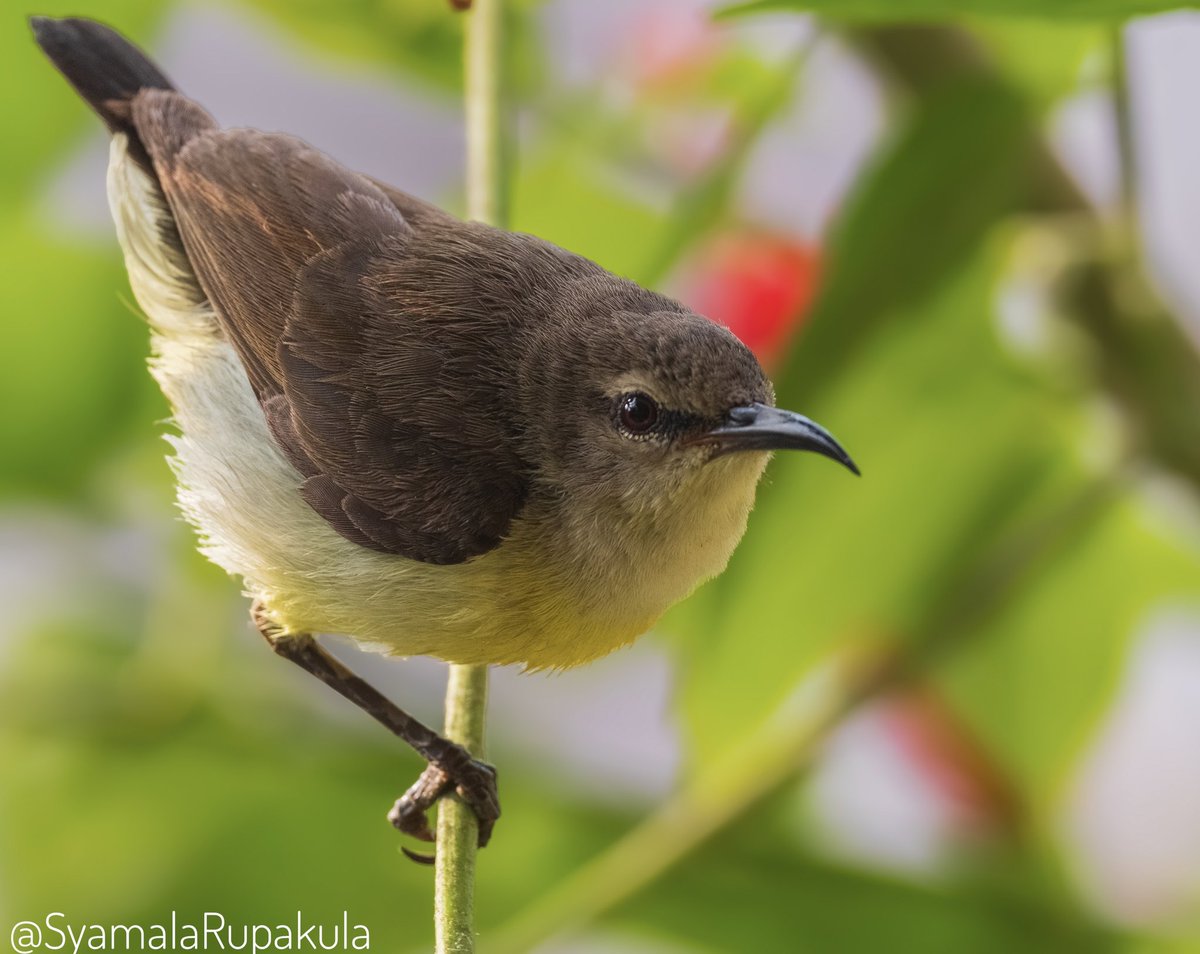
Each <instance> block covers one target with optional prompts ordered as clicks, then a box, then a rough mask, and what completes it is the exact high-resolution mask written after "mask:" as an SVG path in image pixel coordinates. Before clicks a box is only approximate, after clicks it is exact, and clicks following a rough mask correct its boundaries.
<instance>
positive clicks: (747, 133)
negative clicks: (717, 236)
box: [634, 46, 808, 287]
mask: <svg viewBox="0 0 1200 954" xmlns="http://www.w3.org/2000/svg"><path fill="white" fill-rule="evenodd" d="M807 59H808V47H807V46H805V47H804V48H803V49H801V50H798V51H797V52H796V53H794V54H793V55H791V56H789V57H788V58H787V59H786V60H785V61H784V62H783V63H781V64H780V65H779V66H778V67H777V68H775V69H774V70H769V71H766V72H765V73H764V74H763V75H761V76H757V77H756V79H757V80H758V82H757V83H756V84H755V85H754V86H753V87H750V88H748V89H746V90H743V91H742V95H741V97H740V99H741V101H740V102H738V103H737V105H736V106H735V112H734V116H733V132H732V135H731V136H730V143H729V145H728V146H727V147H726V149H725V151H724V152H723V153H722V154H721V156H720V157H719V158H718V159H717V160H716V161H715V162H714V163H713V164H712V168H710V169H708V170H706V171H705V173H704V174H703V175H702V176H701V177H700V178H699V179H698V180H697V181H696V182H695V183H691V184H689V185H686V186H684V188H683V189H682V190H681V191H680V192H679V194H678V195H677V196H676V197H675V200H674V203H673V208H672V210H671V214H670V218H669V222H670V224H669V227H668V228H667V229H666V230H665V232H664V233H663V235H662V238H661V239H660V241H659V243H658V244H657V246H656V247H655V249H654V252H653V254H652V255H651V256H650V258H649V259H648V260H647V261H646V262H645V264H644V265H643V266H642V267H641V268H640V269H639V270H638V271H637V272H635V273H634V278H635V280H637V281H639V282H641V283H642V284H644V285H649V286H650V287H655V286H656V285H658V284H659V283H660V282H661V281H662V279H663V277H664V276H665V275H666V274H667V272H668V271H669V270H670V268H671V266H672V265H674V264H675V262H676V261H677V260H678V259H679V257H680V255H681V254H682V253H683V252H684V250H685V249H687V248H688V247H689V246H690V245H691V244H692V243H693V242H695V241H696V240H697V239H699V238H701V237H703V236H704V235H705V234H706V233H707V232H708V231H709V230H711V229H712V228H713V226H714V225H715V224H717V223H718V222H719V221H720V220H721V218H722V217H723V216H724V215H726V214H727V213H728V205H729V200H730V197H731V196H732V194H733V192H734V190H735V188H736V187H737V182H738V177H739V175H740V174H741V171H742V169H743V167H744V166H745V164H746V160H747V158H748V157H749V155H750V151H751V149H752V148H753V147H754V144H755V143H756V142H757V141H758V139H759V137H760V136H761V134H762V133H763V131H764V130H765V129H766V128H767V127H768V125H770V122H771V120H772V119H774V118H775V117H776V116H778V115H779V114H780V113H781V112H782V111H783V110H784V109H785V108H786V107H787V105H788V104H789V103H790V102H791V100H792V94H793V92H794V90H795V88H796V81H797V77H798V76H799V74H800V70H801V68H802V67H803V65H804V63H805V62H806V60H807Z"/></svg>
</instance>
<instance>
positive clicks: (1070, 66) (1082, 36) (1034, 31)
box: [970, 17, 1112, 109]
mask: <svg viewBox="0 0 1200 954" xmlns="http://www.w3.org/2000/svg"><path fill="white" fill-rule="evenodd" d="M970 25H971V32H972V33H973V34H974V35H975V36H976V37H978V38H979V39H980V40H981V41H982V44H983V47H984V49H985V50H987V52H988V53H989V54H990V55H991V57H992V58H993V59H994V61H995V65H996V68H997V69H998V70H1000V71H1001V72H1002V73H1003V74H1004V75H1005V76H1006V77H1007V78H1008V80H1009V82H1011V83H1013V84H1014V85H1015V86H1017V87H1018V88H1020V89H1021V90H1022V91H1023V92H1024V93H1025V94H1026V95H1027V96H1028V97H1029V99H1030V101H1031V102H1033V103H1036V104H1037V105H1038V106H1039V107H1041V108H1042V109H1049V108H1051V107H1053V106H1055V105H1057V104H1059V103H1060V102H1061V101H1062V99H1063V98H1064V97H1065V96H1068V95H1070V94H1072V93H1074V92H1076V91H1078V90H1079V89H1080V87H1081V85H1082V84H1083V83H1084V82H1085V80H1086V78H1087V77H1085V76H1084V67H1085V64H1087V63H1088V61H1089V60H1091V59H1093V58H1098V57H1106V56H1107V54H1108V44H1109V42H1110V39H1111V33H1112V28H1111V27H1110V26H1108V25H1106V24H1099V23H1091V22H1087V21H1083V22H1080V21H1062V20H1050V21H1047V20H1031V19H1023V18H1018V17H1013V18H1004V19H1000V18H986V19H984V18H980V19H977V20H972V21H971V24H970Z"/></svg>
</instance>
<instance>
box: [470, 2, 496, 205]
mask: <svg viewBox="0 0 1200 954" xmlns="http://www.w3.org/2000/svg"><path fill="white" fill-rule="evenodd" d="M466 17H467V23H466V49H465V51H464V57H463V59H464V64H465V67H466V74H465V78H464V79H465V87H466V96H467V102H466V107H467V216H468V218H472V219H476V220H478V221H480V222H486V223H488V225H498V226H502V227H503V226H504V225H506V224H507V223H506V222H505V221H504V219H505V212H506V209H505V201H504V200H505V194H504V123H503V115H502V110H501V102H500V100H501V86H502V84H503V75H504V71H503V62H502V56H503V53H502V43H503V29H502V28H503V20H504V0H474V3H473V4H472V8H471V11H470V12H469V13H467V14H466Z"/></svg>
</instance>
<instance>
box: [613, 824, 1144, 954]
mask: <svg viewBox="0 0 1200 954" xmlns="http://www.w3.org/2000/svg"><path fill="white" fill-rule="evenodd" d="M753 824H755V823H754V822H747V823H744V824H742V825H740V826H738V828H737V829H735V830H733V831H731V832H729V833H727V834H726V835H725V836H723V837H722V838H720V839H717V840H716V841H714V842H713V843H712V844H710V845H706V846H705V848H704V849H703V850H702V851H700V852H698V853H697V854H696V855H694V856H692V857H691V858H690V859H689V861H688V864H687V865H684V866H681V867H680V868H679V869H677V870H676V871H675V872H673V873H672V875H671V876H670V877H669V878H666V879H664V880H663V881H662V882H660V883H659V884H657V885H655V886H654V887H653V888H651V889H650V890H648V891H646V892H645V893H643V894H642V895H640V896H639V897H637V898H636V899H635V900H634V901H632V902H630V903H629V904H627V905H625V906H623V907H622V908H619V909H618V910H617V911H616V912H615V913H614V915H613V916H612V917H611V918H610V919H609V920H611V921H612V922H615V923H617V924H628V925H630V926H631V927H637V928H640V929H641V930H642V931H643V932H645V933H647V934H649V936H650V937H658V938H662V939H664V940H667V941H668V942H669V943H678V942H679V941H681V940H682V941H685V942H689V943H690V944H693V945H695V949H696V950H698V951H708V952H718V951H719V952H729V954H742V952H745V951H754V952H755V954H830V952H839V954H840V952H851V951H853V952H864V954H866V952H879V951H887V952H889V954H967V952H969V954H1011V952H1013V951H1022V952H1029V954H1035V952H1036V954H1104V952H1116V951H1119V950H1121V949H1122V944H1121V942H1120V939H1119V938H1118V937H1116V936H1115V935H1112V934H1110V933H1108V932H1106V931H1104V930H1102V929H1099V928H1096V927H1093V926H1090V925H1089V924H1088V923H1087V922H1086V921H1085V920H1084V919H1082V918H1080V917H1079V916H1078V915H1073V914H1072V913H1070V912H1065V911H1060V910H1055V909H1054V908H1053V907H1050V906H1049V905H1047V904H1045V903H1044V902H1042V901H1039V900H1038V899H1037V898H1036V897H1025V898H1021V897H1015V896H1011V894H1006V893H1003V892H999V891H996V890H994V889H990V888H985V887H983V886H981V885H973V884H971V883H970V882H966V883H962V884H958V885H949V886H945V887H934V886H924V885H918V884H914V883H911V882H905V881H901V880H899V879H891V878H887V877H884V876H879V875H873V874H870V873H865V872H858V871H854V870H851V869H847V868H839V867H837V866H835V865H831V864H826V863H821V862H819V861H815V860H813V859H811V858H807V857H805V856H804V855H803V854H802V853H801V852H799V851H798V850H797V848H796V847H795V846H794V845H792V844H789V842H788V840H787V839H786V837H783V838H781V837H778V833H776V837H775V839H774V842H773V844H771V845H767V844H765V839H764V838H763V837H762V835H761V834H760V835H759V836H757V837H755V836H750V838H751V844H750V845H747V844H746V840H747V829H748V828H750V827H751V826H752V825H753ZM760 827H761V826H760ZM739 836H740V837H739Z"/></svg>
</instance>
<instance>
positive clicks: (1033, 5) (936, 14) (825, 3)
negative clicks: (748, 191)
mask: <svg viewBox="0 0 1200 954" xmlns="http://www.w3.org/2000/svg"><path fill="white" fill-rule="evenodd" d="M1196 5H1197V4H1196V3H1194V2H1183V3H1181V2H1179V0H751V2H749V3H739V4H734V5H732V6H728V7H724V8H723V9H721V10H720V11H718V15H720V16H743V15H745V14H750V13H762V12H765V11H770V10H797V11H804V12H810V11H811V12H813V13H827V14H830V15H832V16H836V17H841V18H845V19H872V20H924V19H936V18H943V17H959V16H963V15H964V14H986V15H988V16H1017V17H1038V18H1045V19H1082V20H1098V19H1107V20H1115V19H1119V18H1122V17H1131V16H1139V15H1143V14H1148V13H1160V12H1162V11H1163V10H1180V9H1191V8H1194V7H1195V6H1196Z"/></svg>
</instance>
